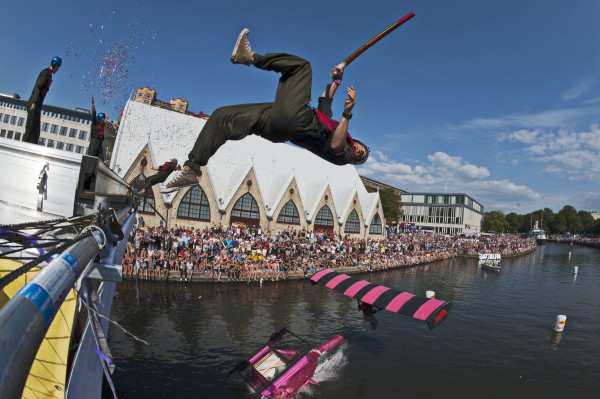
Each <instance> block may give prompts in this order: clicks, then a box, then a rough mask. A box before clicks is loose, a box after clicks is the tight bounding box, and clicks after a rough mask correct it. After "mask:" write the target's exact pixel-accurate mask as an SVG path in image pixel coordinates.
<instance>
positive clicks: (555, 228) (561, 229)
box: [550, 212, 567, 234]
mask: <svg viewBox="0 0 600 399" xmlns="http://www.w3.org/2000/svg"><path fill="white" fill-rule="evenodd" d="M550 231H551V232H552V233H553V234H564V233H565V232H566V231H567V219H566V218H565V216H564V215H562V214H561V213H560V212H559V213H558V214H557V215H556V217H555V218H554V221H553V222H552V225H551V226H550Z"/></svg>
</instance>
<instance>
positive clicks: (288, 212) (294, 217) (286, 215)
mask: <svg viewBox="0 0 600 399" xmlns="http://www.w3.org/2000/svg"><path fill="white" fill-rule="evenodd" d="M277 223H286V224H300V214H299V213H298V208H297V207H296V204H294V201H292V200H289V201H288V202H287V203H286V204H285V205H284V206H283V208H281V212H279V216H277Z"/></svg>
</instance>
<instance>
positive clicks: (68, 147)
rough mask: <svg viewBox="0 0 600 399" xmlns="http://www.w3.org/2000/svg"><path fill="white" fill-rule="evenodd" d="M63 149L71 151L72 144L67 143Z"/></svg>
mask: <svg viewBox="0 0 600 399" xmlns="http://www.w3.org/2000/svg"><path fill="white" fill-rule="evenodd" d="M65 150H67V151H71V152H73V144H67V146H66V147H65Z"/></svg>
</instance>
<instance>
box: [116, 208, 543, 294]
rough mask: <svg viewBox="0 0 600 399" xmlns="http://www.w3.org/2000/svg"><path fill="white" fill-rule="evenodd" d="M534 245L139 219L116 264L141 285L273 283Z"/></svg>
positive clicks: (509, 238)
mask: <svg viewBox="0 0 600 399" xmlns="http://www.w3.org/2000/svg"><path fill="white" fill-rule="evenodd" d="M535 246H536V242H535V240H533V239H526V238H521V237H520V236H513V235H494V236H478V237H464V236H447V235H441V234H435V233H430V232H413V231H411V232H403V233H398V234H394V235H393V236H390V237H387V238H350V236H349V235H346V236H340V235H336V234H334V233H331V232H325V231H321V232H319V231H316V232H315V231H307V230H305V229H297V228H292V227H290V228H288V229H285V230H282V231H280V232H277V233H275V232H271V231H265V230H263V229H261V228H260V227H248V226H244V225H241V224H237V225H232V226H229V227H224V226H213V227H211V228H204V229H194V228H188V227H183V226H174V227H172V228H170V229H166V228H164V227H163V225H162V224H161V225H160V226H153V227H150V226H146V225H145V222H144V220H143V217H140V218H138V221H137V224H136V226H135V229H134V230H133V231H132V233H131V235H130V237H129V242H128V245H127V251H126V253H125V256H124V257H123V275H124V277H133V276H136V275H137V276H138V277H139V278H141V279H147V280H149V279H154V280H158V279H161V280H167V279H169V278H175V279H178V280H180V281H193V280H194V279H199V278H202V279H210V280H213V281H246V282H250V281H279V280H282V279H286V278H288V277H289V276H290V275H295V276H300V277H307V276H310V275H311V274H313V273H315V272H316V271H317V270H319V269H321V268H345V269H346V270H348V269H352V268H354V269H355V270H358V271H366V270H379V269H389V268H394V267H402V266H410V265H416V264H423V263H428V262H433V261H436V260H441V259H447V258H451V257H455V256H459V255H471V256H476V255H477V254H479V253H500V254H502V255H515V254H521V253H526V252H529V251H531V250H533V249H534V248H535ZM174 276H175V277H174Z"/></svg>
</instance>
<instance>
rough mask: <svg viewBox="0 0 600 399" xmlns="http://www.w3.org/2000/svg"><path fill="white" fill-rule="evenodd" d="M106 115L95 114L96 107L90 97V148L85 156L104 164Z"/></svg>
mask: <svg viewBox="0 0 600 399" xmlns="http://www.w3.org/2000/svg"><path fill="white" fill-rule="evenodd" d="M107 119H108V115H106V114H104V113H103V112H99V113H98V114H96V105H95V104H94V96H92V127H91V129H90V146H89V147H88V152H87V155H89V156H92V157H96V158H98V159H100V160H101V161H102V162H104V151H103V148H102V147H103V146H102V145H103V143H104V135H105V132H104V127H105V126H106V120H107Z"/></svg>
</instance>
